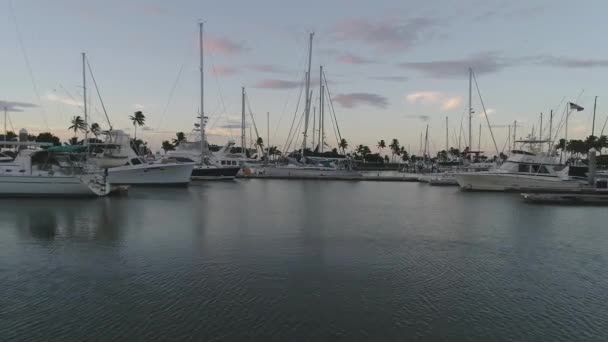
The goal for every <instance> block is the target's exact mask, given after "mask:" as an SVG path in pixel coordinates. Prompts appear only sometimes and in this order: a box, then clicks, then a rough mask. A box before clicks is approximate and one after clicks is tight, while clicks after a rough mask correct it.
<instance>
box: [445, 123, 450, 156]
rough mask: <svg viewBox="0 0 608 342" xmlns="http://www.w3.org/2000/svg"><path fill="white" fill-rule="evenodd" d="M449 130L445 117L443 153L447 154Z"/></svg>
mask: <svg viewBox="0 0 608 342" xmlns="http://www.w3.org/2000/svg"><path fill="white" fill-rule="evenodd" d="M449 145H450V141H449V129H448V117H447V116H446V117H445V153H448V150H449Z"/></svg>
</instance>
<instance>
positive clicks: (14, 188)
mask: <svg viewBox="0 0 608 342" xmlns="http://www.w3.org/2000/svg"><path fill="white" fill-rule="evenodd" d="M91 177H92V176H91ZM91 177H89V178H90V179H92V178H91ZM85 178H86V177H83V179H82V180H81V179H80V178H78V177H72V176H6V175H0V196H4V197H13V196H24V197H71V196H75V197H87V196H91V197H95V196H103V195H107V193H108V192H109V191H106V189H105V188H107V189H108V190H109V187H105V186H103V185H100V186H98V187H97V188H96V189H93V188H91V187H90V186H89V185H87V184H86V182H87V181H88V179H85Z"/></svg>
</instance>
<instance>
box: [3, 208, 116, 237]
mask: <svg viewBox="0 0 608 342" xmlns="http://www.w3.org/2000/svg"><path fill="white" fill-rule="evenodd" d="M124 204H125V203H124V201H121V200H120V199H110V198H100V199H85V200H78V199H70V200H57V199H53V200H49V199H20V200H18V201H16V202H15V201H14V200H13V201H9V200H2V201H0V206H1V207H2V219H3V220H10V221H12V222H15V224H14V228H15V230H16V233H17V236H19V237H20V238H21V239H30V238H34V239H38V240H43V241H44V240H49V241H53V240H57V239H94V240H108V241H116V240H119V239H120V235H121V229H122V228H123V223H124V220H125V217H126V214H127V213H126V212H125V210H126V208H125V205H124Z"/></svg>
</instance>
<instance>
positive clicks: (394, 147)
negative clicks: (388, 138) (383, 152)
mask: <svg viewBox="0 0 608 342" xmlns="http://www.w3.org/2000/svg"><path fill="white" fill-rule="evenodd" d="M388 147H390V149H391V151H392V154H393V155H392V158H391V160H394V158H395V154H399V149H400V147H399V140H397V139H393V141H392V142H391V144H390V145H388Z"/></svg>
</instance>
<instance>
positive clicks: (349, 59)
mask: <svg viewBox="0 0 608 342" xmlns="http://www.w3.org/2000/svg"><path fill="white" fill-rule="evenodd" d="M336 60H337V61H338V62H340V63H346V64H369V63H372V61H370V60H369V59H365V58H363V57H361V56H357V55H353V54H350V53H345V54H342V55H339V56H338V57H337V58H336Z"/></svg>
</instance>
